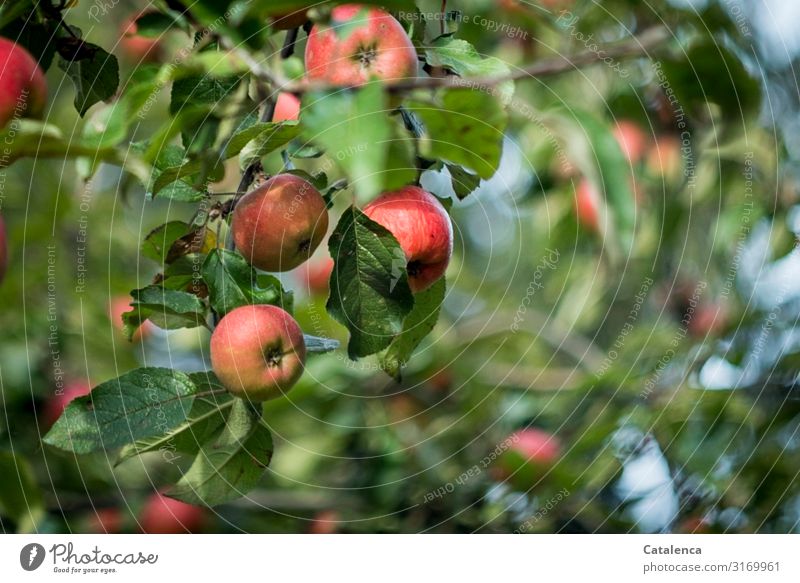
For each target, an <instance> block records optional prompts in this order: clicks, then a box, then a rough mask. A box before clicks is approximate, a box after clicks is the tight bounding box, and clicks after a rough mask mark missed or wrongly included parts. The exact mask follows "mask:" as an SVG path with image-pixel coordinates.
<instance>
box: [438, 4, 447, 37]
mask: <svg viewBox="0 0 800 583" xmlns="http://www.w3.org/2000/svg"><path fill="white" fill-rule="evenodd" d="M446 14H447V0H442V19H441V20H440V21H439V34H444V30H445V28H444V19H445V15H446Z"/></svg>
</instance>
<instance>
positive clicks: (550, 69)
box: [251, 27, 670, 94]
mask: <svg viewBox="0 0 800 583" xmlns="http://www.w3.org/2000/svg"><path fill="white" fill-rule="evenodd" d="M669 38H670V34H669V31H668V30H667V29H665V28H662V27H655V28H650V29H648V30H646V31H644V32H643V33H642V34H640V35H638V36H635V37H633V38H632V39H630V40H628V41H625V42H621V43H615V44H612V45H608V46H601V47H598V48H597V49H596V50H586V51H583V52H580V53H576V54H575V55H572V56H563V55H562V56H557V57H551V58H547V59H542V60H541V61H538V62H536V63H532V64H530V65H527V66H525V67H522V68H518V69H516V70H514V71H512V72H511V73H508V74H505V75H492V76H484V77H457V76H455V75H448V76H445V77H414V78H409V79H401V80H399V81H396V82H393V83H392V84H391V85H387V86H386V90H387V91H389V92H390V93H403V92H407V91H413V90H415V89H439V88H458V87H467V88H481V87H493V86H495V85H499V84H500V83H504V82H506V81H520V80H523V79H530V78H536V77H547V76H551V75H557V74H560V73H566V72H569V71H573V70H575V69H578V68H580V67H583V66H587V65H593V64H596V63H599V62H601V61H603V60H607V59H609V58H610V59H615V60H621V59H626V58H635V57H641V56H644V55H647V54H649V53H650V51H652V50H653V49H655V48H657V47H658V46H660V45H661V44H663V43H664V42H665V41H667V40H669ZM251 60H252V59H251ZM260 69H261V68H260V67H259V68H256V69H252V68H251V70H252V71H253V73H254V74H255V75H256V76H259V75H260V72H261V71H260ZM266 80H268V81H269V80H274V78H273V77H272V76H270V77H269V79H266ZM281 86H282V87H283V91H288V92H290V93H295V94H301V93H306V92H309V91H326V90H341V89H342V88H341V87H338V86H333V85H328V84H326V83H318V82H314V83H309V82H307V81H299V82H293V83H289V84H281Z"/></svg>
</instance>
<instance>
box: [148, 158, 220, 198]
mask: <svg viewBox="0 0 800 583" xmlns="http://www.w3.org/2000/svg"><path fill="white" fill-rule="evenodd" d="M224 176H225V166H224V165H223V164H222V161H221V160H220V159H219V158H218V157H217V155H216V154H215V153H214V152H204V153H203V154H202V155H200V156H198V157H195V158H194V159H192V160H188V161H186V162H183V163H182V164H178V165H176V166H169V167H167V168H164V169H163V170H162V171H161V172H159V173H158V177H157V178H155V179H154V180H153V181H152V183H151V186H150V190H149V194H150V195H151V196H153V197H155V196H156V195H158V193H159V192H161V191H162V190H164V189H165V188H166V187H167V186H169V185H170V184H173V183H174V182H177V181H182V182H184V183H185V184H188V185H190V186H191V187H192V188H194V189H196V190H197V191H202V190H203V185H204V184H205V183H206V182H216V181H218V180H221V179H222V178H223V177H224Z"/></svg>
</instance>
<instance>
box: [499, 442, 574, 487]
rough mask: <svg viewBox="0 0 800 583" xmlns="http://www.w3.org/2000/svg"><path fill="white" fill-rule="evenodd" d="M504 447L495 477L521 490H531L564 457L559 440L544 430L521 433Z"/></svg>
mask: <svg viewBox="0 0 800 583" xmlns="http://www.w3.org/2000/svg"><path fill="white" fill-rule="evenodd" d="M503 444H504V445H505V446H506V449H505V450H504V451H503V452H502V453H501V454H500V455H499V457H498V459H497V466H496V469H495V471H494V475H495V477H496V478H499V479H503V480H509V481H511V483H512V484H513V485H514V486H516V487H518V488H523V489H527V488H529V487H530V486H532V485H533V484H534V483H536V482H537V481H538V480H539V479H540V478H541V477H542V475H543V474H545V473H546V472H547V470H549V469H550V468H551V467H552V466H553V465H554V464H555V463H556V462H557V461H558V459H559V458H560V457H561V443H560V442H559V440H558V438H557V437H556V436H554V435H551V434H550V433H547V432H546V431H542V430H541V429H535V428H527V429H521V430H520V431H517V432H515V433H513V434H512V435H511V436H509V437H508V439H507V440H506V441H504V442H503Z"/></svg>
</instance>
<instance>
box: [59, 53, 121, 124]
mask: <svg viewBox="0 0 800 583" xmlns="http://www.w3.org/2000/svg"><path fill="white" fill-rule="evenodd" d="M80 57H81V58H80V60H77V57H76V59H73V60H71V61H68V60H66V59H64V58H63V57H61V58H59V60H58V68H59V69H61V70H62V71H64V72H65V73H66V74H67V76H68V77H69V78H70V79H72V83H73V85H74V86H75V109H77V110H78V113H80V114H81V117H82V116H83V115H85V114H86V112H87V111H88V109H89V108H90V107H91V106H93V105H94V104H95V103H98V102H100V101H105V100H106V99H110V98H111V97H113V96H114V94H115V93H116V92H117V87H118V86H119V64H118V63H117V58H116V57H115V56H114V55H110V54H108V53H107V52H106V51H104V50H103V49H101V48H100V47H98V46H97V45H93V44H91V43H83V49H82V51H81V55H80Z"/></svg>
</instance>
